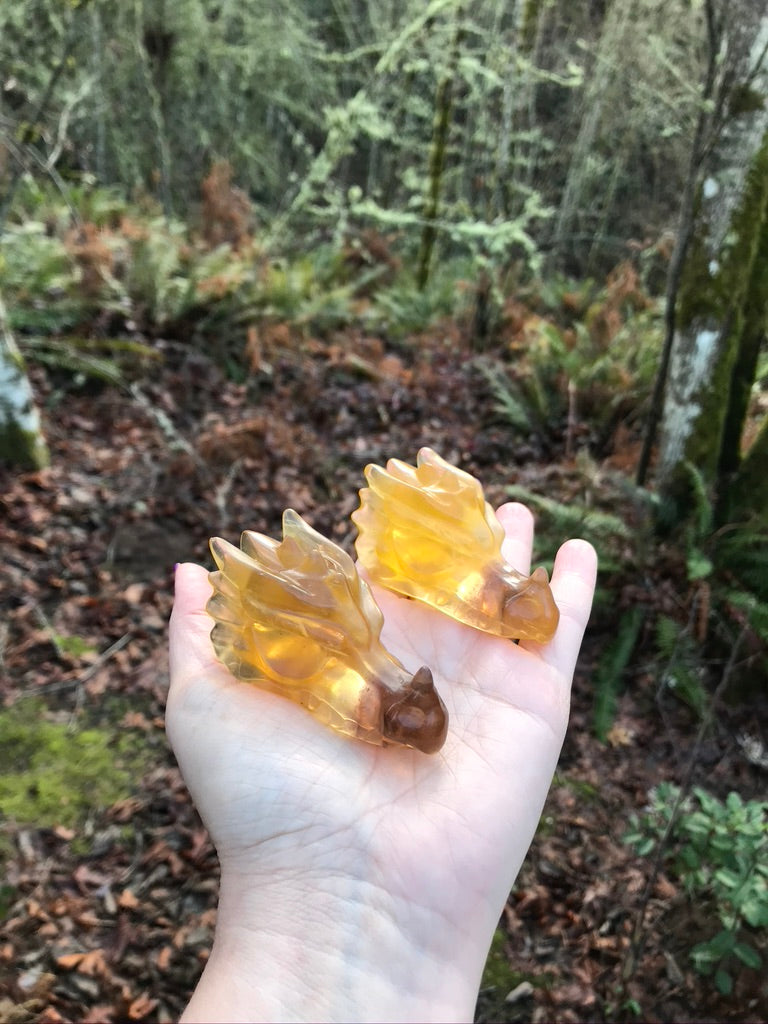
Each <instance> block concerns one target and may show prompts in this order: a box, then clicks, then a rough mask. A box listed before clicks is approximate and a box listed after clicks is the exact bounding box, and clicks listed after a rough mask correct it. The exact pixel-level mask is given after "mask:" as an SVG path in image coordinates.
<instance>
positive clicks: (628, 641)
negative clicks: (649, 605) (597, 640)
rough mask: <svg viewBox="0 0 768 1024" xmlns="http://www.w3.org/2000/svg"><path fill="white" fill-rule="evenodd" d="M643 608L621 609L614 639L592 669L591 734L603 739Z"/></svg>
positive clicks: (611, 716)
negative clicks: (593, 683)
mask: <svg viewBox="0 0 768 1024" xmlns="http://www.w3.org/2000/svg"><path fill="white" fill-rule="evenodd" d="M645 617H646V609H645V608H642V607H635V608H632V609H630V610H629V611H626V612H624V614H623V615H622V617H621V619H620V620H619V625H618V628H617V631H616V638H615V640H613V642H612V643H611V644H609V645H608V647H607V648H606V649H605V651H604V652H603V655H602V657H601V658H600V661H599V663H598V666H597V671H596V672H595V700H594V709H593V721H594V729H595V736H597V738H598V739H599V740H600V741H601V742H605V738H606V735H607V733H608V730H609V729H610V727H611V725H612V724H613V719H614V715H615V713H616V698H617V695H618V694H619V692H620V691H621V689H622V686H623V676H624V673H625V672H626V669H627V666H628V665H629V662H630V659H631V657H632V653H633V651H634V649H635V647H636V645H637V638H638V637H639V635H640V630H641V629H642V627H643V623H644V622H645Z"/></svg>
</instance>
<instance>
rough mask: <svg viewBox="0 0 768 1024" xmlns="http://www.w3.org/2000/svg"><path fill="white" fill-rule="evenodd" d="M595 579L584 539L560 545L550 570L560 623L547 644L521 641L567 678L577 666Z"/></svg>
mask: <svg viewBox="0 0 768 1024" xmlns="http://www.w3.org/2000/svg"><path fill="white" fill-rule="evenodd" d="M596 579H597V554H596V552H595V549H594V548H593V547H592V545H591V544H589V543H588V542H587V541H585V540H569V541H566V543H565V544H563V546H562V547H561V548H560V550H559V551H558V553H557V557H556V558H555V565H554V569H553V571H552V593H553V594H554V597H555V601H556V602H557V607H558V608H559V609H560V622H559V623H558V626H557V632H556V633H555V636H554V637H553V639H552V640H551V641H550V642H549V643H548V644H534V643H531V642H523V643H521V645H520V646H521V647H524V648H526V649H527V650H531V651H536V652H537V653H538V654H539V655H540V657H541V658H542V659H543V660H544V661H545V662H547V664H549V665H551V666H552V667H553V668H555V669H557V670H558V671H559V672H561V673H562V674H563V675H564V676H565V677H566V678H570V677H571V675H572V674H573V670H574V668H575V667H576V659H577V657H578V655H579V649H580V647H581V641H582V638H583V636H584V630H585V629H586V626H587V621H588V619H589V613H590V610H591V608H592V598H593V596H594V592H595V582H596Z"/></svg>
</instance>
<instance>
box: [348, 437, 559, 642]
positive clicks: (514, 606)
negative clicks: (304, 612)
mask: <svg viewBox="0 0 768 1024" xmlns="http://www.w3.org/2000/svg"><path fill="white" fill-rule="evenodd" d="M365 477H366V480H367V482H368V487H366V488H363V489H362V490H361V491H360V508H359V509H357V511H356V512H354V513H353V515H352V519H353V520H354V522H355V524H356V525H357V528H358V531H359V536H358V538H357V542H356V549H357V557H358V559H359V560H360V563H361V565H363V566H364V567H365V569H366V571H367V573H368V575H369V576H370V578H371V580H372V581H373V582H374V583H377V584H379V585H380V586H382V587H386V588H387V589H388V590H394V591H395V592H396V593H399V594H405V595H407V596H408V597H413V598H417V599H418V600H419V601H424V602H425V603H426V604H429V605H432V607H434V608H438V609H439V610H440V611H442V612H445V613H446V614H447V615H450V616H452V617H453V618H455V619H458V620H459V621H460V622H465V623H466V624H467V625H469V626H474V627H475V628H476V629H481V630H483V631H484V632H486V633H493V634H495V635H497V636H503V637H509V638H512V639H515V640H536V641H538V642H540V643H545V642H546V641H547V640H550V639H551V637H552V635H553V634H554V632H555V629H556V628H557V623H558V619H559V612H558V609H557V605H556V604H555V601H554V598H553V596H552V591H551V590H550V587H549V580H548V577H547V572H546V569H544V568H538V569H536V571H535V572H534V573H533V575H531V576H524V575H523V574H522V573H519V572H517V571H516V570H515V569H513V568H512V566H511V565H509V564H508V563H507V562H506V561H505V560H504V558H503V556H502V553H501V545H502V541H503V540H504V530H503V528H502V526H501V523H500V522H499V521H498V519H497V518H496V515H495V513H494V511H493V509H492V508H491V506H490V505H489V504H488V502H487V501H486V500H485V497H484V495H483V489H482V487H481V486H480V483H479V482H478V481H477V480H476V479H475V478H474V477H473V476H470V474H469V473H465V472H464V471H463V470H461V469H458V468H457V467H456V466H452V465H451V464H450V463H449V462H446V461H445V460H444V459H441V458H440V456H439V455H437V454H436V453H435V452H433V451H432V449H431V448H422V449H421V451H420V452H419V453H418V456H417V459H416V466H415V467H414V466H410V465H408V464H407V463H405V462H400V461H399V460H398V459H390V460H389V461H388V462H387V467H386V469H383V468H382V467H381V466H374V465H370V466H367V467H366V469H365Z"/></svg>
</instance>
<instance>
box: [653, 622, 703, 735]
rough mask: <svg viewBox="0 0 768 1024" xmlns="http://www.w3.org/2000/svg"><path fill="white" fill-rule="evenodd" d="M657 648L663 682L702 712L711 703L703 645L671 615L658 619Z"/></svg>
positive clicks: (698, 711)
mask: <svg viewBox="0 0 768 1024" xmlns="http://www.w3.org/2000/svg"><path fill="white" fill-rule="evenodd" d="M656 648H657V650H658V654H659V658H660V682H661V685H662V686H664V687H665V688H666V689H667V690H668V691H669V692H670V693H672V694H673V695H674V696H676V697H678V698H679V699H680V700H682V701H683V703H685V704H687V705H688V706H689V707H690V708H692V710H693V711H695V712H696V714H697V716H699V717H700V716H701V715H702V713H703V711H704V709H705V707H706V706H707V703H708V697H707V691H706V688H705V685H704V678H705V676H704V665H703V659H702V652H701V648H700V645H699V644H698V643H696V641H695V640H694V638H693V637H692V636H691V631H690V629H689V628H688V627H687V626H683V625H681V624H680V623H679V622H678V621H677V620H676V619H673V618H671V617H670V616H668V615H659V616H658V618H657V619H656Z"/></svg>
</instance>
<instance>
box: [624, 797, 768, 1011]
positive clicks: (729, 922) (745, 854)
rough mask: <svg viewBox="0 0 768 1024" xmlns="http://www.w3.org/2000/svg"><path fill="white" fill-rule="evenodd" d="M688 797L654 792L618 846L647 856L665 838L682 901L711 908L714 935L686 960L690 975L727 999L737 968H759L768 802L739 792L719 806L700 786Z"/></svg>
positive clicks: (767, 894)
mask: <svg viewBox="0 0 768 1024" xmlns="http://www.w3.org/2000/svg"><path fill="white" fill-rule="evenodd" d="M693 797H694V799H692V798H691V797H686V798H684V799H682V800H681V797H680V790H679V789H678V787H676V786H674V785H672V784H671V783H663V784H662V785H660V786H658V787H657V788H656V789H655V790H654V791H653V792H652V793H651V800H650V804H649V807H648V809H647V811H646V812H645V814H644V815H642V816H641V817H639V818H638V817H637V816H635V817H633V819H632V824H631V828H630V831H629V832H628V833H627V834H626V835H625V836H624V841H625V842H626V843H629V844H631V845H633V846H635V848H636V849H637V851H638V853H640V854H641V855H642V856H648V855H649V854H650V853H652V852H653V850H654V849H655V847H656V845H657V844H658V843H659V842H661V841H663V840H666V843H667V845H666V847H665V849H664V850H663V854H664V859H665V863H666V864H667V868H668V870H669V871H670V873H671V874H672V875H673V876H674V877H676V878H677V879H679V880H680V881H681V883H682V884H683V886H684V888H685V890H686V892H687V894H688V896H689V898H691V899H692V900H696V901H699V900H701V899H705V900H707V901H711V902H712V904H713V906H714V909H715V911H716V913H717V916H718V918H719V921H720V925H721V929H720V931H718V932H717V933H716V934H715V935H713V936H711V937H710V938H708V939H705V940H704V941H702V942H699V943H697V944H696V945H695V946H693V948H692V949H691V951H690V956H691V960H692V961H693V964H694V966H695V968H696V970H697V971H699V972H700V973H701V974H703V975H706V976H708V977H709V976H711V977H712V978H713V981H714V984H715V985H716V987H717V988H718V990H719V991H720V992H721V993H723V994H724V995H728V994H729V993H730V992H731V989H732V986H733V974H732V972H733V969H734V966H735V964H736V962H740V963H742V964H744V965H745V966H746V967H749V968H751V969H753V970H760V969H761V968H762V957H761V956H760V953H759V952H758V950H757V948H756V947H755V942H754V938H753V935H754V931H756V930H763V929H768V802H765V801H759V800H748V801H745V800H743V799H742V798H741V796H739V794H738V793H729V794H728V796H727V798H726V799H725V801H721V800H718V799H717V798H716V797H714V796H713V795H712V794H711V793H708V792H707V791H706V790H704V789H702V788H700V787H696V788H694V790H693Z"/></svg>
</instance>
